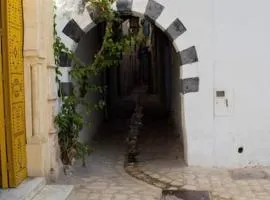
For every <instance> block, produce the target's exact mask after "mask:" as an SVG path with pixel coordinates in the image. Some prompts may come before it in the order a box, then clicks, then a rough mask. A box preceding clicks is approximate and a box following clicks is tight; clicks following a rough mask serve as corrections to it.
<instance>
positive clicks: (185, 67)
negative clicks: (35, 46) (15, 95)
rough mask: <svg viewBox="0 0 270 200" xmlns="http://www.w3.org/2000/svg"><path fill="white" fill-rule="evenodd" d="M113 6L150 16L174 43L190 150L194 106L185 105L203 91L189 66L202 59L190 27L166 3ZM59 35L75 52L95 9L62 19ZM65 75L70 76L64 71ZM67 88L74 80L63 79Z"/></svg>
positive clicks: (128, 0)
mask: <svg viewBox="0 0 270 200" xmlns="http://www.w3.org/2000/svg"><path fill="white" fill-rule="evenodd" d="M113 9H114V10H116V11H118V12H119V13H122V14H128V15H132V16H136V17H143V16H144V17H146V18H148V19H149V21H151V22H152V24H154V25H155V26H157V27H158V28H159V29H161V30H162V31H163V32H164V33H165V34H166V35H167V37H168V38H169V40H170V41H171V42H172V44H173V46H174V48H175V50H176V52H177V55H178V63H179V67H180V71H181V73H180V77H179V84H180V85H181V87H180V88H181V89H180V90H181V91H179V92H180V93H181V107H182V109H181V110H182V129H183V130H182V132H183V136H184V148H185V152H187V150H188V145H187V143H188V142H187V140H188V139H187V135H188V133H187V130H186V128H187V127H186V124H185V119H186V117H187V113H188V112H189V110H190V107H188V106H185V103H186V102H185V100H186V98H185V96H186V94H189V93H196V92H199V83H200V80H199V76H198V75H197V76H194V74H193V73H190V70H189V67H192V66H193V63H196V62H198V60H199V59H198V53H197V50H196V47H195V45H193V42H192V41H191V40H190V39H189V37H186V36H185V37H183V38H184V39H183V40H182V39H181V38H182V36H184V35H187V34H189V33H188V32H189V30H188V28H187V26H185V24H184V23H183V22H182V21H181V20H180V19H179V18H178V17H175V16H178V14H177V13H173V12H170V10H169V9H168V8H166V4H165V3H164V4H161V3H159V2H157V1H155V0H118V1H117V2H116V3H115V4H114V5H113ZM57 26H58V27H57V29H58V31H59V32H58V34H59V35H60V37H61V39H62V41H63V42H64V44H65V45H66V46H67V47H68V48H69V49H70V50H72V51H74V52H75V51H76V49H77V46H78V43H79V42H80V40H81V38H83V37H84V36H85V35H86V33H88V32H89V31H90V30H91V29H92V28H93V27H95V26H96V24H95V22H94V20H93V19H92V17H91V11H90V9H88V5H86V7H85V9H84V10H83V11H82V12H80V13H78V14H74V15H73V16H72V17H71V19H62V20H61V22H60V23H58V24H57ZM66 66H67V65H65V69H66V70H64V73H68V71H69V70H68V68H66ZM63 77H68V76H67V75H64V74H63ZM63 85H64V87H65V88H67V90H68V88H69V87H72V86H71V80H68V78H66V79H65V80H64V81H63ZM185 154H186V155H185V160H186V161H187V159H188V158H187V153H185Z"/></svg>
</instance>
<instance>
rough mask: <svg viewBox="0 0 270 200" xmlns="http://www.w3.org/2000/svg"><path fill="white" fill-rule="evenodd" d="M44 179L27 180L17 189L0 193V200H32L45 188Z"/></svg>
mask: <svg viewBox="0 0 270 200" xmlns="http://www.w3.org/2000/svg"><path fill="white" fill-rule="evenodd" d="M45 184H46V180H45V178H44V177H35V178H27V179H26V180H25V181H23V182H22V183H21V184H20V185H19V186H18V187H17V188H14V189H5V190H1V192H0V200H31V199H32V198H33V197H34V196H35V195H36V194H37V193H38V192H40V191H41V189H42V188H43V187H44V186H45Z"/></svg>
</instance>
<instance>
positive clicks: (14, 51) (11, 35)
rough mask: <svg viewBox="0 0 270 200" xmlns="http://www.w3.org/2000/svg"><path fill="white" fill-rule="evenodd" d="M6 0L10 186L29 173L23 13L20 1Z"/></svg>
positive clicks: (18, 182)
mask: <svg viewBox="0 0 270 200" xmlns="http://www.w3.org/2000/svg"><path fill="white" fill-rule="evenodd" d="M1 1H2V2H3V6H2V7H3V8H4V9H3V10H2V11H4V12H3V15H2V16H4V17H3V27H4V28H3V30H4V31H3V38H4V40H3V47H4V48H3V61H4V62H3V71H4V102H5V104H4V105H5V128H6V143H7V160H8V179H9V187H16V186H17V185H18V184H20V183H21V182H22V181H23V180H24V179H25V178H26V176H27V169H26V135H25V102H24V101H25V98H24V67H23V14H22V2H21V1H20V0H1Z"/></svg>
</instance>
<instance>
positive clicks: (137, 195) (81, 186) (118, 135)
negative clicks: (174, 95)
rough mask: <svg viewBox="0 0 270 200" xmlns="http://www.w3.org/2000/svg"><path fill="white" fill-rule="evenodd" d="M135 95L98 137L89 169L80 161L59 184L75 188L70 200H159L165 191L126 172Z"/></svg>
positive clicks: (119, 104) (107, 123)
mask: <svg viewBox="0 0 270 200" xmlns="http://www.w3.org/2000/svg"><path fill="white" fill-rule="evenodd" d="M133 99H134V96H132V95H131V96H129V97H128V98H126V99H124V100H122V101H120V102H119V103H118V104H117V106H115V109H116V110H115V111H114V112H113V117H112V119H111V120H109V121H108V122H105V123H104V125H103V126H102V127H101V129H100V131H99V133H98V134H97V135H96V136H97V137H95V138H94V142H93V144H92V147H93V148H94V149H95V151H94V152H93V153H92V154H91V155H90V156H89V157H88V159H87V166H86V168H83V167H82V166H81V162H80V161H78V162H76V164H75V166H74V171H73V173H72V175H69V176H65V175H64V174H63V175H62V176H61V177H60V179H59V180H58V181H57V183H59V184H72V185H75V191H74V192H73V194H72V196H71V197H70V200H90V199H96V200H99V199H100V200H109V199H115V200H156V199H160V196H161V190H160V189H158V188H155V187H153V186H150V185H148V184H146V183H143V182H141V181H138V180H136V179H134V178H132V177H130V176H129V175H128V174H126V173H125V171H124V157H125V151H126V146H125V138H126V136H127V131H128V122H129V118H130V116H131V114H132V112H133V109H134V102H133Z"/></svg>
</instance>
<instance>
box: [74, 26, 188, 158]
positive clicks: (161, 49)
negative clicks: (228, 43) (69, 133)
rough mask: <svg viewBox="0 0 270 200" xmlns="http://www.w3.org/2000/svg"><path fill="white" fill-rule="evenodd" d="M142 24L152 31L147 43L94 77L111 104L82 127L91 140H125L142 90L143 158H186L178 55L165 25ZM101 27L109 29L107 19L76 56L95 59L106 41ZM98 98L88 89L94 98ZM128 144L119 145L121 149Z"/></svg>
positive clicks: (81, 45) (148, 33) (89, 35)
mask: <svg viewBox="0 0 270 200" xmlns="http://www.w3.org/2000/svg"><path fill="white" fill-rule="evenodd" d="M139 23H140V24H141V27H143V29H142V31H143V32H147V37H146V38H147V39H146V41H145V42H144V43H143V45H135V47H134V48H133V49H132V50H131V51H130V52H129V53H125V54H124V55H123V57H122V61H121V62H120V64H119V65H118V66H113V67H111V68H110V69H108V70H106V72H104V73H103V74H102V76H101V77H98V78H96V80H93V81H96V82H99V83H100V84H104V85H106V86H107V92H106V94H105V95H104V96H103V97H102V98H103V99H104V101H105V102H106V105H107V106H106V108H105V109H104V111H102V112H101V113H94V114H93V116H92V121H93V125H92V126H91V128H90V129H89V128H85V129H84V130H83V131H82V139H83V140H84V141H85V142H87V143H92V142H91V141H95V142H101V141H102V142H105V141H108V142H109V141H116V140H118V141H119V142H120V143H121V144H123V145H124V141H125V137H127V134H128V128H129V121H130V118H131V115H132V113H133V111H134V108H135V102H136V98H137V96H138V95H141V96H142V99H143V114H144V117H143V120H142V122H143V124H144V126H143V128H142V130H141V132H140V137H139V148H140V152H141V154H140V155H139V160H140V161H142V162H144V161H148V160H151V159H171V160H179V159H182V158H183V151H182V149H183V148H182V146H183V145H182V143H183V138H182V134H181V101H180V82H179V77H180V71H179V63H178V59H177V54H176V52H175V49H174V48H173V46H172V44H171V42H170V41H169V39H168V37H167V36H166V35H165V34H164V33H163V32H162V31H161V30H160V29H158V28H156V27H155V26H153V25H151V24H150V23H149V22H147V23H148V24H146V25H145V24H143V21H139ZM128 27H129V26H128V25H127V23H126V21H125V22H124V23H123V32H127V31H128ZM101 32H104V25H102V24H100V25H98V26H97V27H96V28H94V29H92V30H91V31H90V33H88V34H87V36H86V37H85V38H84V40H83V41H81V44H79V47H78V50H77V55H78V56H79V57H80V58H81V59H82V61H84V62H86V63H89V62H92V60H93V58H94V55H95V53H96V52H98V50H99V48H100V45H101V42H102V37H100V34H99V33H101ZM90 46H91V48H92V49H91V50H90V49H89V48H90ZM99 98H101V97H100V96H96V95H95V94H89V101H93V100H98V99H99ZM116 143H118V142H116ZM120 143H119V144H120ZM123 145H119V146H118V147H117V146H116V148H120V149H121V148H122V147H123Z"/></svg>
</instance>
